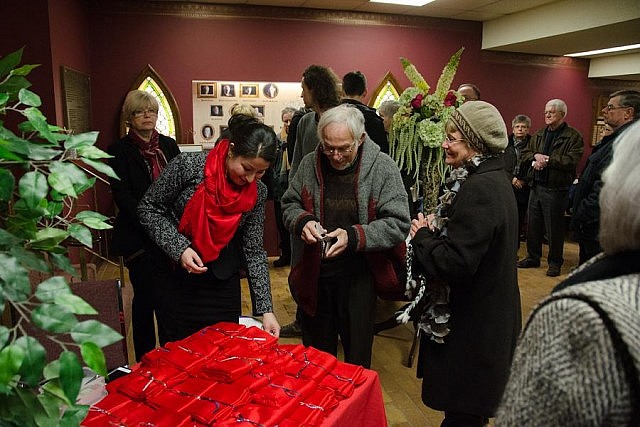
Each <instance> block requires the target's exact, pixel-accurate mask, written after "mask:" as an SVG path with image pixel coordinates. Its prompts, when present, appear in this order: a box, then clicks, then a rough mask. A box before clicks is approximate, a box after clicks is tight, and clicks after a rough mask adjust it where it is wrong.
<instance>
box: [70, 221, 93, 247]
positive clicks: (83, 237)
mask: <svg viewBox="0 0 640 427" xmlns="http://www.w3.org/2000/svg"><path fill="white" fill-rule="evenodd" d="M67 231H69V234H70V235H71V237H73V238H74V239H76V240H77V241H78V242H80V243H82V244H83V245H85V246H87V247H89V248H90V247H91V246H92V245H93V236H92V235H91V230H89V229H88V228H87V227H85V226H83V225H80V224H74V223H72V224H69V227H67Z"/></svg>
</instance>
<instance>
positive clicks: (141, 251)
mask: <svg viewBox="0 0 640 427" xmlns="http://www.w3.org/2000/svg"><path fill="white" fill-rule="evenodd" d="M122 112H123V115H124V117H126V120H127V125H128V126H129V133H128V134H127V135H125V136H124V137H123V138H122V139H120V140H119V141H117V142H115V143H114V144H112V145H111V146H110V147H109V149H108V151H109V153H110V154H111V155H112V156H113V158H111V159H109V164H110V165H111V167H112V168H113V170H114V171H115V172H116V173H117V174H118V176H119V177H120V179H119V180H116V179H112V180H111V192H112V193H113V198H114V200H115V202H116V205H117V206H118V216H117V217H116V222H115V226H114V229H113V240H112V244H111V252H112V253H113V254H116V255H122V256H123V257H124V260H125V265H126V266H127V269H128V270H129V278H130V280H131V284H132V285H133V289H134V291H135V295H134V296H133V302H132V323H133V344H134V348H135V352H136V357H137V359H140V358H141V357H142V356H143V355H144V354H145V353H147V352H148V351H151V350H153V349H154V348H155V347H156V331H155V326H154V323H153V312H154V310H155V309H156V308H157V296H156V293H157V292H158V290H159V289H161V288H162V287H161V286H160V284H159V281H160V280H162V278H164V277H167V275H168V272H170V270H169V264H170V262H169V259H168V258H167V256H166V255H165V254H164V253H163V252H162V251H161V250H160V248H158V247H157V246H156V245H155V244H154V243H153V242H152V241H151V239H149V236H148V235H147V233H146V232H145V230H144V229H143V228H142V225H141V224H140V221H139V220H138V215H137V213H136V207H137V206H138V203H139V202H140V199H142V196H144V193H145V192H146V191H147V189H148V188H149V186H150V185H151V183H152V182H153V181H155V179H156V178H158V176H159V175H160V172H161V171H162V169H163V168H164V167H165V166H166V165H167V162H168V161H169V160H171V159H172V158H174V157H175V156H177V155H178V154H179V153H180V150H179V149H178V146H177V145H176V142H175V141H174V140H173V139H172V138H169V137H168V136H164V135H160V134H159V133H158V131H157V130H156V121H157V120H158V101H156V99H155V98H154V97H153V96H152V95H151V94H149V93H147V92H145V91H142V90H134V91H131V92H129V93H128V94H127V97H126V98H125V100H124V105H123V107H122ZM158 335H159V337H160V343H161V344H164V342H166V334H165V333H164V331H163V330H162V329H160V330H159V331H158Z"/></svg>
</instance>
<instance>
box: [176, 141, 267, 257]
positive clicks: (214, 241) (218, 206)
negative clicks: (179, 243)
mask: <svg viewBox="0 0 640 427" xmlns="http://www.w3.org/2000/svg"><path fill="white" fill-rule="evenodd" d="M228 152H229V140H228V139H223V140H221V141H220V142H218V143H217V144H216V146H215V147H214V148H213V150H211V152H209V154H208V155H207V161H206V163H205V165H204V181H202V183H200V184H199V185H198V187H197V188H196V191H195V193H194V194H193V196H192V197H191V199H189V201H188V202H187V205H186V206H185V208H184V212H183V213H182V218H181V219H180V224H179V225H178V231H180V233H182V234H184V235H185V236H187V237H189V238H190V239H191V245H192V247H193V248H194V249H195V250H196V252H198V254H199V255H200V257H201V258H202V261H203V262H205V263H207V262H211V261H214V260H216V259H217V258H218V256H219V255H220V251H221V250H222V249H223V248H224V247H225V246H226V245H227V244H228V243H229V242H230V241H231V238H232V237H233V235H234V234H235V232H236V230H237V229H238V225H239V224H240V218H241V216H242V213H243V212H247V211H249V210H251V209H253V207H254V206H255V204H256V201H257V200H258V187H257V184H256V181H253V182H251V183H250V184H247V185H243V186H238V185H236V184H234V183H232V182H231V181H229V180H228V179H227V176H226V175H227V168H226V164H225V162H226V159H227V153H228Z"/></svg>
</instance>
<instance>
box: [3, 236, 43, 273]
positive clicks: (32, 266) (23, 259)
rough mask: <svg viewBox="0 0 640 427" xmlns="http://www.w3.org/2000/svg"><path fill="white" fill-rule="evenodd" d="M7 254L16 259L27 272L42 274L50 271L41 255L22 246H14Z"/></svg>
mask: <svg viewBox="0 0 640 427" xmlns="http://www.w3.org/2000/svg"><path fill="white" fill-rule="evenodd" d="M19 243H20V244H21V243H22V241H19ZM9 253H10V254H11V255H13V256H14V257H16V258H17V259H18V261H20V264H22V266H24V267H25V268H27V269H29V270H35V271H41V272H43V273H48V272H50V271H51V269H50V268H49V264H47V262H46V261H45V260H44V258H43V256H42V254H40V253H38V252H32V251H29V250H27V249H25V248H24V247H22V246H19V245H16V246H13V247H12V248H11V249H10V250H9Z"/></svg>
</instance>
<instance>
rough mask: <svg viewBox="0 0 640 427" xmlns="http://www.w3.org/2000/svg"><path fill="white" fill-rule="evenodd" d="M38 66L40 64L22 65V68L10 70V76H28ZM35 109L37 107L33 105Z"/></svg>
mask: <svg viewBox="0 0 640 427" xmlns="http://www.w3.org/2000/svg"><path fill="white" fill-rule="evenodd" d="M39 66H40V64H30V65H23V66H22V67H19V68H16V69H13V70H11V75H12V76H28V75H29V73H31V71H33V69H34V68H38V67H39ZM27 105H29V104H27ZM38 105H40V104H38ZM35 107H37V105H35Z"/></svg>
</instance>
